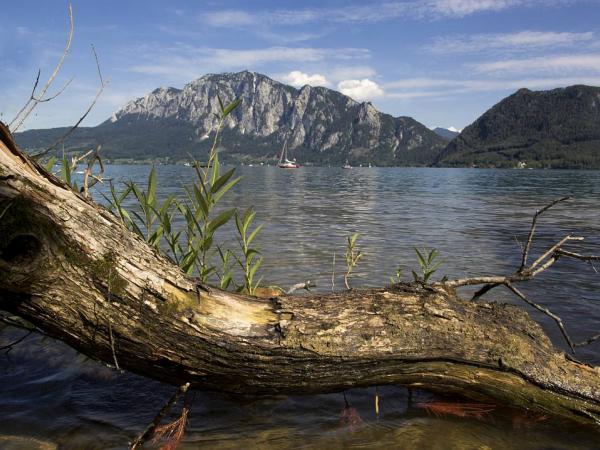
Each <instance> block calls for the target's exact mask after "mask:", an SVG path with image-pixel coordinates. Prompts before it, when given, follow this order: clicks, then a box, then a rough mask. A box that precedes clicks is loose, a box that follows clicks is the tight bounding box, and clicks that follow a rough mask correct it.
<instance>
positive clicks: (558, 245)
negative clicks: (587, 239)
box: [529, 235, 584, 269]
mask: <svg viewBox="0 0 600 450" xmlns="http://www.w3.org/2000/svg"><path fill="white" fill-rule="evenodd" d="M583 240H584V238H582V237H579V236H571V235H569V236H566V237H564V238H562V239H561V240H560V241H558V242H557V243H556V244H554V245H553V246H552V247H550V248H549V249H548V250H547V251H546V253H544V254H543V255H541V256H540V257H539V258H538V259H536V260H535V261H534V262H533V263H532V264H531V266H529V269H535V268H536V267H537V266H538V264H540V263H541V262H542V261H544V260H545V259H546V258H548V257H549V256H550V255H553V254H554V253H556V252H557V251H558V250H559V249H560V248H561V247H562V246H563V245H565V244H566V243H567V242H568V241H583Z"/></svg>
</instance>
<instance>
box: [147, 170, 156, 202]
mask: <svg viewBox="0 0 600 450" xmlns="http://www.w3.org/2000/svg"><path fill="white" fill-rule="evenodd" d="M146 196H147V199H148V204H150V205H154V204H155V203H156V167H154V166H152V170H150V175H149V176H148V192H147V194H146Z"/></svg>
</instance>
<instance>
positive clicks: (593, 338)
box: [573, 334, 600, 347]
mask: <svg viewBox="0 0 600 450" xmlns="http://www.w3.org/2000/svg"><path fill="white" fill-rule="evenodd" d="M598 339H600V334H597V335H595V336H592V337H591V338H588V339H586V340H585V341H582V342H577V343H576V344H573V345H574V346H575V347H585V346H586V345H590V344H591V343H592V342H595V341H597V340H598Z"/></svg>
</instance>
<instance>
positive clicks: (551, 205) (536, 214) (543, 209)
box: [519, 197, 570, 271]
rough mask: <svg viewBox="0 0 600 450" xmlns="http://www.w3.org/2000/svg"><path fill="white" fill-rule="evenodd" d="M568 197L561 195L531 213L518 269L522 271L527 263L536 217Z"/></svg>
mask: <svg viewBox="0 0 600 450" xmlns="http://www.w3.org/2000/svg"><path fill="white" fill-rule="evenodd" d="M569 198H570V197H562V198H559V199H557V200H554V201H553V202H551V203H550V204H548V205H546V206H544V207H543V208H542V209H539V210H537V211H536V212H535V214H534V215H533V220H532V221H531V228H530V229H529V236H528V237H527V244H525V249H524V250H523V258H522V260H521V267H520V268H519V271H522V270H523V269H524V268H525V266H526V265H527V257H528V256H529V251H530V250H531V243H532V242H533V236H534V235H535V227H536V225H537V220H538V217H539V216H540V215H542V214H543V213H545V212H546V211H548V210H549V209H550V208H552V207H553V206H554V205H556V204H558V203H560V202H564V201H565V200H568V199H569Z"/></svg>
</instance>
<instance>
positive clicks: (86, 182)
mask: <svg viewBox="0 0 600 450" xmlns="http://www.w3.org/2000/svg"><path fill="white" fill-rule="evenodd" d="M101 149H102V146H101V145H99V146H98V147H96V151H95V152H94V153H93V154H92V156H91V157H90V158H89V159H88V161H87V167H86V168H85V170H84V172H83V173H84V175H83V186H82V187H81V192H82V193H83V196H84V197H86V198H89V196H90V193H89V189H90V188H91V187H93V186H94V185H96V183H101V182H102V174H103V173H104V163H103V162H102V158H100V150H101ZM88 154H89V152H88ZM96 161H97V162H98V165H99V166H100V172H99V173H97V174H94V173H93V169H94V165H95V164H96ZM90 178H91V179H92V181H91V182H90Z"/></svg>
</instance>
